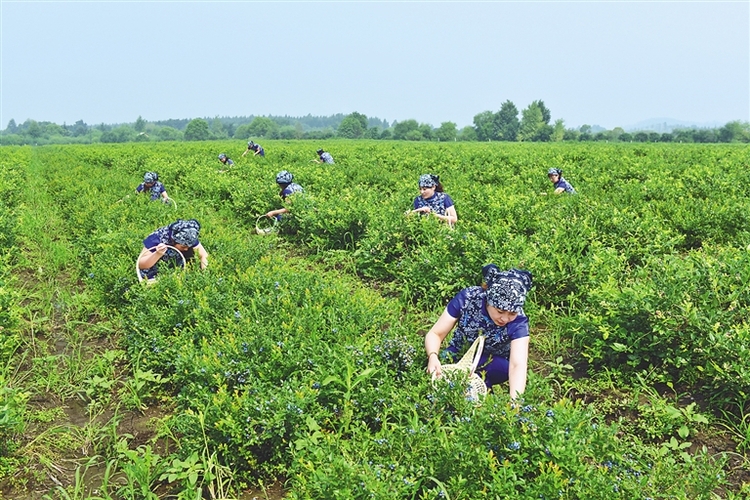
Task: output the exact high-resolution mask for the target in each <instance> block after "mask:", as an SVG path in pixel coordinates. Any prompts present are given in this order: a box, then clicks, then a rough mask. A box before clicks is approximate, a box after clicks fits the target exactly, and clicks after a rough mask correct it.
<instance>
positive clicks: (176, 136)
mask: <svg viewBox="0 0 750 500" xmlns="http://www.w3.org/2000/svg"><path fill="white" fill-rule="evenodd" d="M182 135H183V134H182V132H180V131H179V130H177V129H176V128H174V127H159V130H158V132H156V136H157V137H158V138H159V140H160V141H181V140H182V139H183V137H182Z"/></svg>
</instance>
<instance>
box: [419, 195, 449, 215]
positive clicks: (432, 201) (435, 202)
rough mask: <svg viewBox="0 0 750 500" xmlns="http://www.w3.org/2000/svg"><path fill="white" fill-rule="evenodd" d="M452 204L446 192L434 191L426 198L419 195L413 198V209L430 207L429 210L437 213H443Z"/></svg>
mask: <svg viewBox="0 0 750 500" xmlns="http://www.w3.org/2000/svg"><path fill="white" fill-rule="evenodd" d="M452 206H453V200H452V199H451V197H450V196H449V195H448V194H446V193H437V192H436V193H435V194H433V195H432V196H430V197H429V198H427V199H426V200H425V199H424V198H422V197H421V196H417V197H416V198H414V210H416V209H418V208H422V207H430V210H432V211H433V212H435V213H437V214H438V215H445V211H446V209H448V208H450V207H452Z"/></svg>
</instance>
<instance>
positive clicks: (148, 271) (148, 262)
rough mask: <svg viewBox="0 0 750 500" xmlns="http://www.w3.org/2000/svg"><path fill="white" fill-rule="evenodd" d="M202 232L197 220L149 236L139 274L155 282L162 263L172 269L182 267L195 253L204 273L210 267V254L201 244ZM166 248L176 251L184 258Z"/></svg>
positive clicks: (180, 220) (175, 223) (139, 265)
mask: <svg viewBox="0 0 750 500" xmlns="http://www.w3.org/2000/svg"><path fill="white" fill-rule="evenodd" d="M200 229H201V225H200V223H199V222H198V221H197V220H195V219H190V220H183V219H178V220H177V221H175V222H173V223H171V224H170V225H168V226H164V227H160V228H159V229H157V230H156V231H154V232H153V233H151V234H150V235H148V236H147V237H146V239H145V240H143V249H142V250H141V254H140V255H139V256H138V270H139V272H140V273H141V277H143V278H147V279H153V278H156V275H157V274H158V272H159V267H158V264H159V263H160V262H161V263H164V264H165V265H168V266H171V267H178V266H182V259H183V258H184V259H185V262H188V261H190V259H192V258H193V257H194V255H195V253H197V254H198V258H199V259H200V262H201V269H205V268H206V267H207V266H208V252H206V249H205V248H203V245H201V243H200V241H198V234H199V233H200ZM167 246H171V247H174V248H176V249H177V250H178V251H179V253H180V254H182V256H180V255H178V254H177V252H176V251H175V250H174V249H173V248H168V247H167Z"/></svg>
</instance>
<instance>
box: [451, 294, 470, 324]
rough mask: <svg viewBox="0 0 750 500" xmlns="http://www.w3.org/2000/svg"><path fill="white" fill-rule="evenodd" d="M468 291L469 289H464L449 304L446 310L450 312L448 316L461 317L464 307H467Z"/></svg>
mask: <svg viewBox="0 0 750 500" xmlns="http://www.w3.org/2000/svg"><path fill="white" fill-rule="evenodd" d="M468 290H469V289H468V288H464V289H463V290H461V291H460V292H458V293H457V294H456V296H455V297H453V298H452V299H451V301H450V302H448V305H447V306H446V309H447V310H448V314H450V315H451V316H452V317H454V318H460V317H461V312H463V310H464V307H465V306H466V296H467V294H468V293H469V292H468Z"/></svg>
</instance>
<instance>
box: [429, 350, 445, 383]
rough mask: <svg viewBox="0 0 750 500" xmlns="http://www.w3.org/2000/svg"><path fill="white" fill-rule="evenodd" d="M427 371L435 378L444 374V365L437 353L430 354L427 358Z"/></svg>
mask: <svg viewBox="0 0 750 500" xmlns="http://www.w3.org/2000/svg"><path fill="white" fill-rule="evenodd" d="M427 373H429V374H430V375H431V376H432V378H433V379H436V378H439V377H440V376H441V375H442V374H443V370H442V365H441V364H440V360H439V359H438V356H437V354H433V355H431V356H430V359H428V360H427Z"/></svg>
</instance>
